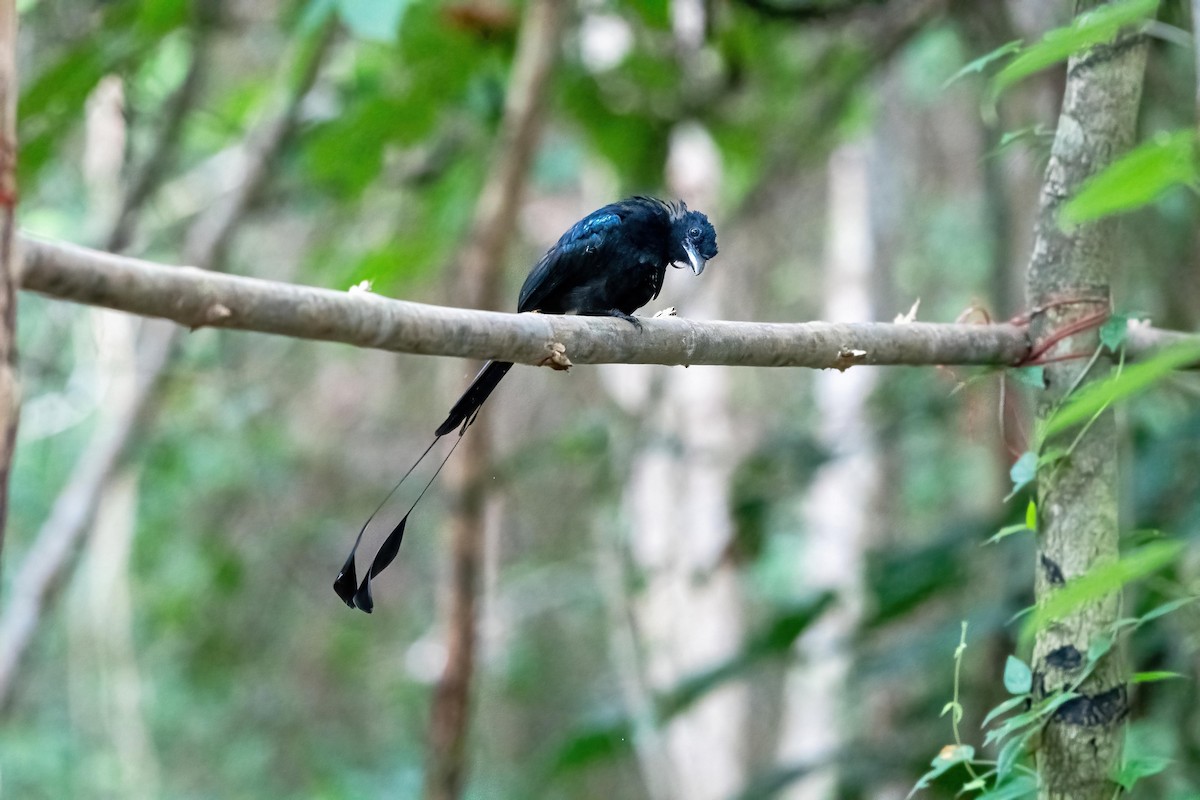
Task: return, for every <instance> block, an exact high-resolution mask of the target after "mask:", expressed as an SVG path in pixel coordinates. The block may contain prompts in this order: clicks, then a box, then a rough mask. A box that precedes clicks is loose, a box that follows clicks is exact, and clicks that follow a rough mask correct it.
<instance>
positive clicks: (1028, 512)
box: [1025, 499, 1037, 533]
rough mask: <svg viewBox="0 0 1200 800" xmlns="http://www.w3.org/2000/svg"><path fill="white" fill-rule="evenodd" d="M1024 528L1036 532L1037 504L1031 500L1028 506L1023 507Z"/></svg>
mask: <svg viewBox="0 0 1200 800" xmlns="http://www.w3.org/2000/svg"><path fill="white" fill-rule="evenodd" d="M1025 527H1026V528H1029V530H1031V531H1034V532H1035V533H1036V532H1037V503H1036V502H1034V501H1033V500H1032V499H1030V501H1029V505H1027V506H1025Z"/></svg>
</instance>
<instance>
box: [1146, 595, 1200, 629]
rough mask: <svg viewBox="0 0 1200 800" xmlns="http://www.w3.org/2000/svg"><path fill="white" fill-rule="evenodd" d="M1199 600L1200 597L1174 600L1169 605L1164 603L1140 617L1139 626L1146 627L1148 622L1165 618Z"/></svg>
mask: <svg viewBox="0 0 1200 800" xmlns="http://www.w3.org/2000/svg"><path fill="white" fill-rule="evenodd" d="M1197 600H1200V597H1181V598H1179V599H1178V600H1172V601H1170V602H1169V603H1163V604H1162V605H1161V606H1157V607H1155V608H1152V609H1150V610H1149V611H1147V612H1146V613H1145V614H1143V615H1142V616H1140V617H1138V618H1137V624H1138V625H1145V624H1146V623H1147V622H1150V621H1151V620H1155V619H1158V618H1159V617H1165V616H1166V615H1167V614H1170V613H1171V612H1172V611H1178V610H1179V609H1181V608H1183V607H1184V606H1186V605H1188V604H1190V603H1194V602H1196V601H1197Z"/></svg>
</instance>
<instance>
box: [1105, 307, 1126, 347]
mask: <svg viewBox="0 0 1200 800" xmlns="http://www.w3.org/2000/svg"><path fill="white" fill-rule="evenodd" d="M1128 333H1129V315H1127V314H1113V315H1112V316H1110V317H1109V318H1108V319H1107V320H1105V322H1104V324H1103V325H1101V326H1100V343H1101V344H1102V345H1104V346H1105V347H1107V348H1108V349H1109V350H1111V351H1112V352H1114V353H1115V352H1117V351H1118V350H1120V349H1121V345H1123V344H1124V343H1125V337H1126V335H1128Z"/></svg>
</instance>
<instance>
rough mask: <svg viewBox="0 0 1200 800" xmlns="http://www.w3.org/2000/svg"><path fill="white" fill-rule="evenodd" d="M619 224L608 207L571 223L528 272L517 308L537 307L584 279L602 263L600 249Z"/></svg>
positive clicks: (615, 212) (601, 251)
mask: <svg viewBox="0 0 1200 800" xmlns="http://www.w3.org/2000/svg"><path fill="white" fill-rule="evenodd" d="M620 224H621V214H620V213H619V211H618V210H617V209H615V208H614V207H612V206H606V207H604V208H602V209H600V210H599V211H596V212H594V213H592V214H589V215H588V216H586V217H584V218H583V219H581V220H580V221H579V222H577V223H575V225H574V227H572V228H571V229H570V230H569V231H567V232H566V233H564V234H563V235H562V238H561V239H559V240H558V244H556V245H554V247H552V248H550V250H549V251H548V252H547V253H546V255H544V256H542V259H541V261H539V262H538V263H537V265H536V266H535V267H534V268H533V269H532V270H531V271H530V273H529V277H527V278H526V279H525V284H524V285H523V286H522V287H521V296H520V298H519V299H518V301H517V310H518V311H537V310H540V309H541V307H542V306H543V305H545V304H546V301H547V300H548V299H549V298H551V297H553V296H554V295H555V293H556V292H560V291H566V290H568V289H570V288H572V287H574V286H578V285H579V284H581V283H583V282H584V281H585V280H587V279H588V278H589V277H590V276H591V275H592V273H593V272H594V271H595V270H596V269H598V268H599V265H601V264H603V262H604V260H605V258H606V255H605V252H604V251H605V250H606V249H607V245H608V243H609V242H610V241H611V239H612V236H613V233H614V232H615V231H616V229H617V228H618V227H619V226H620Z"/></svg>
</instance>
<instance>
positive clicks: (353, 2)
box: [337, 0, 409, 44]
mask: <svg viewBox="0 0 1200 800" xmlns="http://www.w3.org/2000/svg"><path fill="white" fill-rule="evenodd" d="M408 3H409V0H337V7H338V13H339V14H341V17H342V22H344V23H346V27H347V28H349V29H350V32H351V33H353V34H354V35H355V36H357V37H358V38H360V39H366V40H368V41H375V42H384V43H386V44H394V43H395V41H396V36H397V34H398V33H399V31H400V20H401V19H402V18H403V16H404V10H405V9H406V8H407V7H408Z"/></svg>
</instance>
